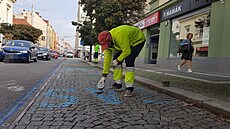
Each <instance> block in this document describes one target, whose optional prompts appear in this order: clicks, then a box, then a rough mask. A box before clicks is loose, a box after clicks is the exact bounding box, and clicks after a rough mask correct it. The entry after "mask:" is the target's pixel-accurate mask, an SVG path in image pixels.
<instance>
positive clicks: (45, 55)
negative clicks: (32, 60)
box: [37, 47, 51, 60]
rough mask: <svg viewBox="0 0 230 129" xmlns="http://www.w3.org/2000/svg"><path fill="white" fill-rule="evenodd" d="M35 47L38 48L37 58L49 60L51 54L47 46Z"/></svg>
mask: <svg viewBox="0 0 230 129" xmlns="http://www.w3.org/2000/svg"><path fill="white" fill-rule="evenodd" d="M37 48H38V59H41V60H50V58H51V54H50V52H49V49H48V48H46V47H37Z"/></svg>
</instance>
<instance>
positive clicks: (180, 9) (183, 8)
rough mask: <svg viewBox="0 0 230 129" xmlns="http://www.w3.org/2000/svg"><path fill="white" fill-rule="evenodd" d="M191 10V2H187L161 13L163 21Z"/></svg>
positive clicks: (187, 0) (186, 0)
mask: <svg viewBox="0 0 230 129" xmlns="http://www.w3.org/2000/svg"><path fill="white" fill-rule="evenodd" d="M189 10H190V0H185V1H183V2H181V3H179V4H177V5H175V6H172V7H170V8H168V9H166V10H164V11H162V12H161V21H164V20H167V19H170V18H173V17H175V16H178V15H181V14H183V13H186V12H188V11H189Z"/></svg>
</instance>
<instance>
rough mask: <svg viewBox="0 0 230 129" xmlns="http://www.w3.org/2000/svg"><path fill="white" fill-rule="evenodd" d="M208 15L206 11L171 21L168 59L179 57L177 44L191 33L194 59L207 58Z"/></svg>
mask: <svg viewBox="0 0 230 129" xmlns="http://www.w3.org/2000/svg"><path fill="white" fill-rule="evenodd" d="M210 14H211V13H210V11H208V12H203V13H200V14H196V15H192V16H190V17H186V18H185V16H184V17H183V18H177V19H174V20H172V32H171V39H170V50H169V53H170V54H169V57H179V56H180V55H179V54H178V53H177V51H178V46H179V43H180V42H181V41H183V40H184V39H186V35H187V34H188V33H193V38H192V42H193V46H194V48H195V50H194V53H193V54H194V57H207V56H208V45H209V30H210V17H211V16H210Z"/></svg>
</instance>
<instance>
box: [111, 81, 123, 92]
mask: <svg viewBox="0 0 230 129" xmlns="http://www.w3.org/2000/svg"><path fill="white" fill-rule="evenodd" d="M112 89H114V90H116V91H122V84H118V83H113V86H112Z"/></svg>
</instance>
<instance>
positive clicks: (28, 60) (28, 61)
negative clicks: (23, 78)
mask: <svg viewBox="0 0 230 129" xmlns="http://www.w3.org/2000/svg"><path fill="white" fill-rule="evenodd" d="M26 63H30V54H29V55H28V58H27V61H26Z"/></svg>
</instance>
